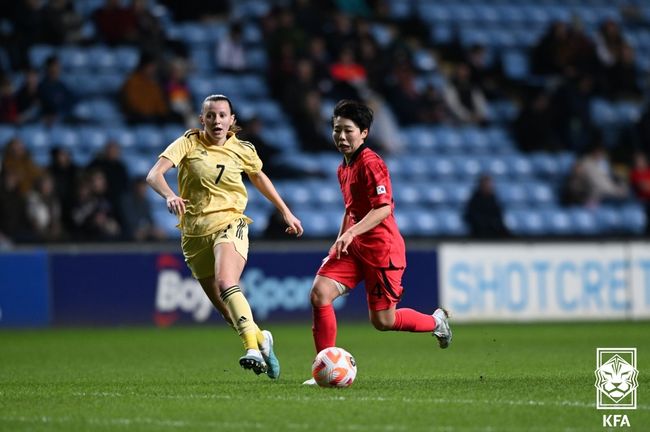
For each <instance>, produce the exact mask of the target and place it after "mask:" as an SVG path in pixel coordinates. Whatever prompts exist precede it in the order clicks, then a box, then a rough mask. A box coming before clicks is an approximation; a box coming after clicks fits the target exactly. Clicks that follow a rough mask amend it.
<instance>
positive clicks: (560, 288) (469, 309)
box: [438, 242, 650, 321]
mask: <svg viewBox="0 0 650 432" xmlns="http://www.w3.org/2000/svg"><path fill="white" fill-rule="evenodd" d="M438 252H439V261H438V262H439V278H440V280H439V287H440V301H441V304H442V305H445V306H446V307H448V308H449V309H450V310H451V312H452V314H453V316H454V319H455V320H456V321H539V320H600V319H630V318H634V319H648V318H650V244H649V243H641V242H637V243H580V244H571V243H553V244H547V243H544V244H534V243H533V244H443V245H441V246H440V248H439V251H438Z"/></svg>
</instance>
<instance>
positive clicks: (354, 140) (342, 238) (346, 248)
mask: <svg viewBox="0 0 650 432" xmlns="http://www.w3.org/2000/svg"><path fill="white" fill-rule="evenodd" d="M372 119H373V113H372V110H371V109H370V108H369V107H367V106H366V105H364V104H362V103H359V102H356V101H351V100H342V101H340V102H339V103H338V104H337V105H336V107H335V108H334V114H333V116H332V137H333V138H334V144H335V145H336V148H337V149H338V150H339V151H340V152H341V153H342V154H343V163H342V164H341V165H340V166H339V168H338V179H339V183H340V186H341V192H342V193H343V201H344V204H345V213H344V214H343V220H342V222H341V229H340V230H339V235H338V238H337V239H336V242H334V244H333V245H332V247H331V248H330V250H329V254H328V256H327V257H326V258H325V259H324V260H323V264H322V265H321V267H320V269H319V270H318V273H317V275H316V278H315V279H314V284H313V286H312V289H311V294H310V296H311V304H312V311H313V320H314V322H313V334H314V343H315V345H316V352H320V351H321V350H323V349H325V348H327V347H332V346H335V344H336V316H335V314H334V308H333V306H332V302H333V301H334V299H336V298H337V297H339V296H340V295H342V294H345V293H346V292H348V291H349V290H352V289H354V287H355V286H356V285H357V284H358V283H359V282H361V281H362V280H363V281H365V285H366V297H367V299H368V309H369V312H370V321H371V322H372V324H373V326H374V327H375V328H376V329H377V330H381V331H388V330H393V331H409V332H432V333H433V335H434V336H435V337H436V338H437V339H438V343H439V345H440V348H447V347H448V346H449V344H450V342H451V329H450V328H449V324H448V322H447V318H448V314H447V311H446V310H444V309H442V308H438V309H436V310H435V312H434V313H433V314H432V315H428V314H423V313H420V312H417V311H415V310H413V309H408V308H400V309H397V303H398V302H399V301H400V298H401V296H402V291H403V288H402V275H403V273H404V269H405V267H406V252H405V248H404V239H403V238H402V236H401V234H400V232H399V229H398V228H397V224H396V222H395V217H394V215H393V210H394V207H395V205H394V202H393V190H392V186H391V181H390V176H389V173H388V169H387V168H386V164H385V163H384V161H383V160H382V159H381V157H380V156H379V155H378V154H377V153H375V152H374V151H373V150H371V149H370V148H369V147H367V146H366V145H365V144H364V141H365V139H366V138H367V137H368V133H369V131H370V125H371V124H372ZM305 384H315V381H313V379H312V380H308V381H305Z"/></svg>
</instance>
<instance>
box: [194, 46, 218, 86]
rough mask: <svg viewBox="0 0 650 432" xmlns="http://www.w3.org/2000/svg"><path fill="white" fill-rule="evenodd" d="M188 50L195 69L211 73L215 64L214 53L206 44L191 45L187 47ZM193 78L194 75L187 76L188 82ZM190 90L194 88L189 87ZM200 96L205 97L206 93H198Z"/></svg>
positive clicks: (214, 68)
mask: <svg viewBox="0 0 650 432" xmlns="http://www.w3.org/2000/svg"><path fill="white" fill-rule="evenodd" d="M189 51H190V61H191V63H192V65H193V66H194V68H196V71H197V72H198V73H200V74H210V73H213V72H214V71H215V70H216V68H217V66H216V64H215V59H214V53H213V51H212V50H211V49H210V48H208V47H207V46H203V45H200V46H193V47H191V48H190V49H189ZM192 79H194V75H190V76H189V77H188V82H189V81H191V80H192ZM190 88H191V89H192V91H194V90H195V89H194V88H192V87H190ZM200 94H201V96H199V97H205V95H207V94H208V93H200Z"/></svg>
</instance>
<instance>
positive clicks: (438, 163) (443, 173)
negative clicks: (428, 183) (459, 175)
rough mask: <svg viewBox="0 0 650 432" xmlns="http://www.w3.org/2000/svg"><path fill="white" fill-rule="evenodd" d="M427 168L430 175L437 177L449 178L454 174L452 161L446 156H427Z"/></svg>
mask: <svg viewBox="0 0 650 432" xmlns="http://www.w3.org/2000/svg"><path fill="white" fill-rule="evenodd" d="M429 169H430V170H431V175H432V176H434V177H435V178H438V179H445V178H449V177H451V176H453V175H454V174H455V172H454V163H453V161H452V160H451V159H450V158H449V157H447V156H435V157H433V158H429Z"/></svg>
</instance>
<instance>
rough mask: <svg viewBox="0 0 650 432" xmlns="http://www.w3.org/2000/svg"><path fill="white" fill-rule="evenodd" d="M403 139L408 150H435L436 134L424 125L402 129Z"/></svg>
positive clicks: (421, 151) (425, 151)
mask: <svg viewBox="0 0 650 432" xmlns="http://www.w3.org/2000/svg"><path fill="white" fill-rule="evenodd" d="M403 134H404V140H405V142H406V146H407V148H408V149H409V150H411V151H413V152H418V153H427V152H432V151H435V148H436V136H435V134H434V133H433V132H432V131H431V129H430V128H428V127H426V126H415V127H410V128H407V129H405V130H404V131H403Z"/></svg>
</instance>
